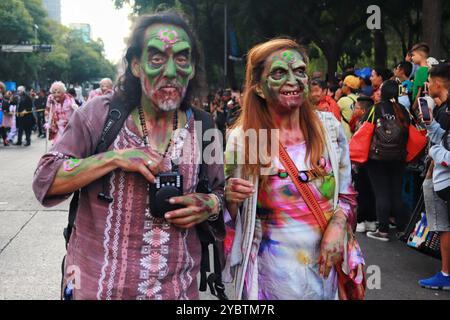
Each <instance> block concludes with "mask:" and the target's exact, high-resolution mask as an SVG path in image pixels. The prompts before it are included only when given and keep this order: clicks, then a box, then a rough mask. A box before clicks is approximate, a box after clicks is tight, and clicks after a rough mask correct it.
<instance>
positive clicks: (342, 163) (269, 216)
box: [225, 39, 364, 300]
mask: <svg viewBox="0 0 450 320" xmlns="http://www.w3.org/2000/svg"><path fill="white" fill-rule="evenodd" d="M307 62H308V61H307V58H306V56H305V55H304V54H303V52H302V50H301V49H300V47H299V46H298V45H297V44H296V43H295V42H294V41H291V40H288V39H275V40H271V41H269V42H266V43H263V44H260V45H258V46H256V47H254V48H253V49H251V50H250V52H249V54H248V59H247V72H246V85H245V87H246V91H245V93H244V99H243V104H242V113H241V116H240V118H239V119H238V122H237V124H236V127H235V128H234V130H233V131H232V132H231V133H230V135H229V138H228V143H227V149H226V152H225V158H226V164H225V166H226V167H225V168H226V178H227V184H226V188H225V198H226V203H227V208H228V210H229V212H230V214H231V216H232V217H233V218H234V219H235V222H236V236H235V237H234V243H233V247H232V249H231V253H230V255H229V257H228V258H229V259H230V263H229V265H230V267H231V268H235V269H236V270H235V272H231V270H226V271H227V272H228V271H229V272H230V273H229V274H235V275H236V278H235V283H236V298H237V299H241V298H242V299H258V300H265V299H268V300H273V299H336V298H338V283H337V275H336V270H335V268H336V265H337V264H338V263H340V262H341V261H342V259H343V257H344V245H348V248H347V249H348V256H346V257H345V258H346V262H347V263H349V265H350V266H351V267H350V269H351V270H352V277H353V278H354V279H355V281H356V282H358V281H359V282H361V281H362V275H363V273H362V272H363V264H364V260H363V258H362V255H361V252H360V250H359V247H358V245H357V243H355V242H352V243H351V244H350V243H347V242H346V241H345V239H346V236H347V234H348V232H349V230H351V228H352V227H353V226H354V223H355V221H354V220H355V215H354V207H355V204H356V201H355V196H356V194H355V192H354V190H353V188H352V181H351V171H350V168H351V164H350V159H349V153H348V143H347V140H346V138H345V134H344V132H343V130H342V128H341V126H340V124H339V122H338V121H337V120H336V119H335V118H334V116H333V115H332V114H330V113H321V112H316V111H314V109H313V107H312V105H311V104H310V103H309V101H308V93H307V88H308V77H307V76H306V67H307ZM261 129H269V131H270V130H272V129H278V130H279V135H278V137H277V138H278V139H276V140H274V139H275V138H274V137H272V136H271V135H270V134H269V135H268V136H267V137H265V138H266V140H267V141H268V143H267V145H268V147H267V149H268V150H272V148H271V146H272V145H273V144H277V145H279V148H283V149H284V150H285V152H283V153H280V155H281V154H284V155H286V154H288V157H290V158H291V159H292V161H293V163H294V164H295V166H296V167H297V169H298V171H299V175H298V177H293V178H294V179H298V180H299V181H300V182H301V183H303V184H305V185H307V186H308V187H309V189H310V190H311V192H312V195H313V197H314V198H315V200H316V201H317V203H318V205H319V206H320V210H321V211H322V212H323V215H324V216H325V219H326V228H325V230H323V229H322V228H321V224H320V223H319V221H318V220H317V219H316V217H315V215H314V214H313V212H312V211H311V210H310V209H309V205H308V203H311V201H309V200H306V199H304V198H303V197H302V196H301V193H300V192H299V190H298V189H297V186H296V184H295V183H294V181H293V180H292V179H291V175H290V174H289V173H288V170H287V168H286V167H285V164H286V162H284V161H281V160H280V158H283V159H285V156H283V157H281V156H280V155H279V154H278V153H277V154H271V155H270V161H269V163H268V164H267V165H266V164H264V163H263V161H262V160H263V159H258V161H257V163H256V164H252V163H251V162H250V152H251V151H250V150H251V149H250V147H251V146H250V145H249V147H247V145H246V143H247V141H245V140H240V139H239V136H243V134H242V133H246V132H248V130H257V131H256V132H258V130H261ZM242 130H243V131H242ZM261 140H262V138H261V136H259V137H258V141H257V142H256V144H257V145H258V146H259V147H261V146H262V144H261V143H262V141H261ZM254 143H255V142H254V141H253V142H252V144H254ZM249 144H250V143H249ZM265 145H266V144H264V146H265ZM276 150H280V149H276ZM242 154H244V155H245V156H244V157H243V158H244V159H245V163H236V161H235V160H236V159H239V155H242ZM227 272H226V273H227Z"/></svg>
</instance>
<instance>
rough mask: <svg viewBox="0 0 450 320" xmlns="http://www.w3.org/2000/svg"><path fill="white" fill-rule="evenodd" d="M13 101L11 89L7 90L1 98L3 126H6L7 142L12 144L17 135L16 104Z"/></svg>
mask: <svg viewBox="0 0 450 320" xmlns="http://www.w3.org/2000/svg"><path fill="white" fill-rule="evenodd" d="M14 101H15V97H14V95H13V93H12V91H7V92H6V94H5V96H4V99H3V110H4V113H3V126H4V127H6V128H7V132H8V137H7V140H8V143H9V144H12V143H13V141H14V139H15V137H16V136H17V126H16V105H15V104H14V103H15V102H14Z"/></svg>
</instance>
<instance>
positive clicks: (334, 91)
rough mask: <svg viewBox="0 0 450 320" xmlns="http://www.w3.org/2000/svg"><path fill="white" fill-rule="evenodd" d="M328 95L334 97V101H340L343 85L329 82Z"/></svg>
mask: <svg viewBox="0 0 450 320" xmlns="http://www.w3.org/2000/svg"><path fill="white" fill-rule="evenodd" d="M327 96H329V97H330V98H332V99H333V100H334V101H338V100H339V99H340V98H341V96H342V93H341V87H339V85H337V84H335V83H328V90H327Z"/></svg>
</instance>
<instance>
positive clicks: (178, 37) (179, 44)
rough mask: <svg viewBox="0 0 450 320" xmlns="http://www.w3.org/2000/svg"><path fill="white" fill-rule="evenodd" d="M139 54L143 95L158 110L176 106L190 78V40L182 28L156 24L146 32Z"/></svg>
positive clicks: (170, 109)
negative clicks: (143, 45)
mask: <svg viewBox="0 0 450 320" xmlns="http://www.w3.org/2000/svg"><path fill="white" fill-rule="evenodd" d="M145 41H146V44H145V50H144V53H143V55H142V57H141V62H140V67H141V71H142V72H141V84H142V89H143V92H144V94H145V96H146V97H147V98H148V99H150V101H151V102H152V103H153V105H154V106H155V107H157V108H159V109H160V110H162V111H166V112H168V111H173V110H175V109H177V108H178V107H179V106H180V104H181V101H182V100H183V98H184V97H185V95H186V91H187V87H188V84H189V81H190V80H191V79H192V78H193V77H194V65H193V63H192V58H191V52H192V47H191V40H190V39H189V36H188V35H187V33H186V31H184V30H183V29H182V28H179V27H176V26H173V25H170V24H156V25H153V26H150V27H149V28H148V29H147V31H146V40H145Z"/></svg>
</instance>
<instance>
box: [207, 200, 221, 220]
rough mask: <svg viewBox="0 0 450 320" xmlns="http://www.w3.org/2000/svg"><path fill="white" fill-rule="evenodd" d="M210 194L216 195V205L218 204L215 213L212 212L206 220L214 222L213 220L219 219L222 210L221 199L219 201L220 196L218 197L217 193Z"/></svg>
mask: <svg viewBox="0 0 450 320" xmlns="http://www.w3.org/2000/svg"><path fill="white" fill-rule="evenodd" d="M211 195H212V196H214V197H216V199H217V203H218V206H219V210H218V212H217V213H216V214H213V215H212V216H210V217H209V218H208V221H210V222H214V221H217V220H218V219H219V215H220V212H221V211H222V201H220V198H219V196H218V195H217V194H215V193H211Z"/></svg>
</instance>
